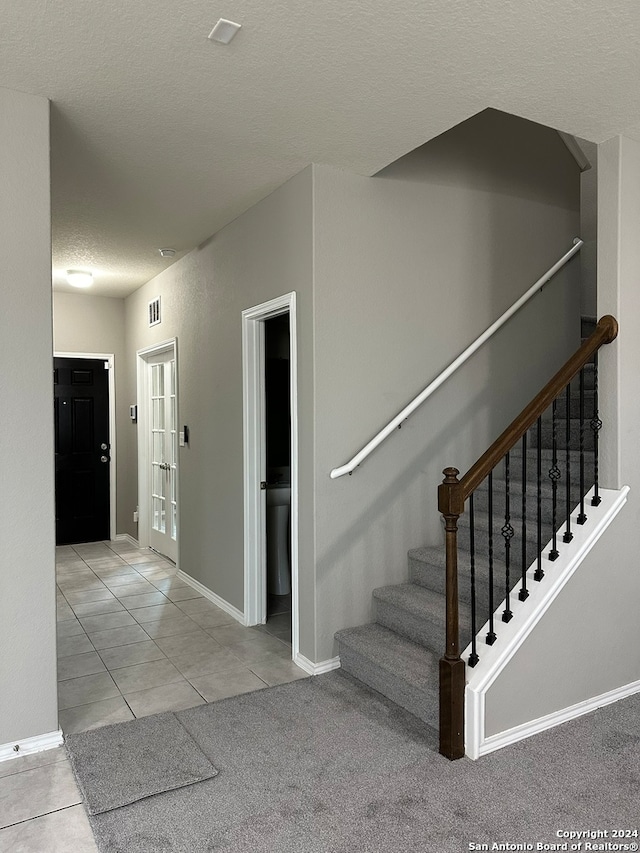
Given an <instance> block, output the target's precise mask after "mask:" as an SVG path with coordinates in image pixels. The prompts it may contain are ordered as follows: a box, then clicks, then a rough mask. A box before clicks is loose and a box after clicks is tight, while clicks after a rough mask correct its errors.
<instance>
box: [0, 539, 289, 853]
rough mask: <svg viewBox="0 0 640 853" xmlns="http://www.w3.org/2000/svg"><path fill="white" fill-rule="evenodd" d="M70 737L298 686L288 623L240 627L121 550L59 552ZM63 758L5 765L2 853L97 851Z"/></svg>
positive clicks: (97, 545) (162, 567)
mask: <svg viewBox="0 0 640 853" xmlns="http://www.w3.org/2000/svg"><path fill="white" fill-rule="evenodd" d="M56 571H57V581H58V598H57V608H58V706H59V710H60V714H59V719H60V726H61V728H62V730H63V731H64V732H65V733H67V734H68V733H71V732H77V731H85V730H87V729H91V728H96V727H97V726H102V725H107V724H109V723H116V722H121V721H124V720H132V719H134V718H135V717H142V716H145V715H147V714H155V713H159V712H161V711H172V710H180V709H182V708H189V707H192V706H194V705H200V704H202V703H204V702H211V701H214V700H216V699H222V698H225V697H228V696H235V695H237V694H239V693H245V692H247V691H250V690H259V689H261V688H263V687H266V686H268V685H274V684H284V683H286V682H288V681H293V680H294V679H297V678H305V677H306V673H305V672H303V671H302V670H301V669H300V668H299V667H297V666H296V665H295V664H294V663H292V661H291V617H290V613H278V614H276V615H274V616H271V617H270V618H269V620H268V622H267V624H266V625H263V626H260V627H256V628H244V627H243V626H241V625H239V624H238V622H236V621H235V620H234V619H233V617H231V616H229V615H228V614H227V613H225V612H224V611H223V610H221V609H220V608H219V607H217V606H216V605H215V604H212V603H211V602H210V601H208V599H206V598H204V597H203V596H201V595H200V594H199V593H198V592H196V591H195V590H194V589H193V588H192V587H190V586H189V585H188V584H186V583H184V582H183V581H181V580H179V579H178V578H177V577H176V568H175V566H174V565H173V564H172V563H170V562H168V561H167V560H163V559H162V558H161V557H159V556H158V555H157V554H155V553H153V552H152V551H149V550H146V549H139V548H136V547H135V546H134V545H132V544H130V543H128V542H121V541H118V542H94V543H89V544H86V545H74V546H71V545H65V546H62V547H59V548H57V549H56ZM96 849H97V848H96V847H95V844H94V841H93V836H92V834H91V830H90V828H89V824H88V821H87V818H86V815H85V812H84V807H83V806H82V804H81V798H80V795H79V793H78V789H77V786H76V783H75V779H74V777H73V773H72V771H71V767H70V766H69V763H68V760H67V757H66V753H65V751H64V748H60V749H52V750H47V751H46V752H41V753H37V754H35V755H27V756H24V757H22V758H16V759H13V760H10V761H5V762H2V763H1V764H0V853H9V851H11V853H44V851H46V853H67V851H73V853H94V851H96Z"/></svg>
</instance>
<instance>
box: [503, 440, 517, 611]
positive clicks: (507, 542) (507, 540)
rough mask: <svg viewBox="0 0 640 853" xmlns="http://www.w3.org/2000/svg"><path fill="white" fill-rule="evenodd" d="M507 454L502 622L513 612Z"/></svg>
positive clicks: (512, 532)
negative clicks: (510, 597) (503, 606)
mask: <svg viewBox="0 0 640 853" xmlns="http://www.w3.org/2000/svg"><path fill="white" fill-rule="evenodd" d="M509 461H510V460H509V454H508V453H507V455H506V456H505V457H504V497H505V509H504V524H503V526H502V529H501V531H500V532H501V533H502V536H503V538H504V562H505V566H506V569H505V609H504V612H503V614H502V621H503V622H510V621H511V619H513V613H512V612H511V607H510V600H509V596H510V594H511V578H510V566H511V539H512V538H513V534H514V530H513V527H512V525H511V506H510V502H511V496H510V494H509V490H510V483H509Z"/></svg>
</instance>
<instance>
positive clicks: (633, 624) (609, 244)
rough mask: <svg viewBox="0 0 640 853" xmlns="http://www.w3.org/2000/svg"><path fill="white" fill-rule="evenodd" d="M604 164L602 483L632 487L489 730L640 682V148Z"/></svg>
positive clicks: (500, 700) (520, 664) (612, 143)
mask: <svg viewBox="0 0 640 853" xmlns="http://www.w3.org/2000/svg"><path fill="white" fill-rule="evenodd" d="M598 164H599V165H598V171H599V176H598V198H599V203H598V312H599V314H600V315H602V314H613V315H614V316H615V317H617V318H618V320H619V323H620V333H619V336H618V339H617V340H616V341H615V342H614V343H613V344H611V345H610V346H607V347H604V348H603V349H602V350H601V355H600V411H601V417H602V420H603V422H604V427H603V430H602V433H601V436H602V443H601V450H602V454H601V459H602V484H603V485H604V486H608V487H610V488H618V487H620V486H621V485H623V484H625V483H626V484H628V485H629V486H630V487H631V491H630V493H629V499H628V502H627V504H626V505H625V506H624V507H623V509H622V511H621V513H620V514H619V515H618V517H617V518H616V519H615V520H614V522H613V523H612V525H611V526H610V527H609V528H608V529H607V531H606V532H605V533H604V535H603V536H602V537H601V539H600V540H598V542H597V543H596V546H595V547H594V548H593V550H592V551H591V552H590V554H589V555H588V556H587V558H586V559H585V561H584V562H583V564H582V565H581V566H580V568H579V570H578V571H577V572H576V574H575V575H574V576H573V578H572V579H571V581H570V582H569V583H568V584H567V586H566V587H565V588H564V589H563V591H562V593H561V594H560V595H559V596H558V598H557V599H556V601H555V602H554V604H553V606H552V608H551V609H550V611H549V612H548V613H547V615H546V616H545V618H544V619H543V620H541V622H540V623H539V624H538V626H537V627H536V629H535V630H534V631H533V632H532V634H531V635H530V636H529V638H528V639H527V641H526V642H525V643H524V644H523V646H522V647H521V648H520V649H519V651H518V653H517V654H516V655H515V656H514V658H513V659H512V661H511V662H510V664H509V666H508V667H507V668H506V669H505V670H504V671H503V673H502V674H501V675H500V676H499V678H498V679H497V680H496V682H495V683H494V685H493V687H492V688H491V691H490V693H489V694H488V696H487V717H486V733H487V734H494V733H497V732H500V731H504V730H505V729H509V728H511V727H512V726H515V725H518V724H520V723H523V722H527V721H529V720H534V719H536V718H538V717H541V716H543V715H545V714H549V713H552V712H554V711H558V710H560V709H563V708H566V707H568V706H571V705H573V704H575V703H577V702H580V701H583V700H586V699H589V698H591V697H595V696H599V695H601V694H603V693H606V692H608V691H610V690H613V689H615V688H618V687H623V686H625V685H627V684H632V683H633V682H636V681H638V680H640V652H639V650H640V620H639V619H638V603H639V602H640V571H639V570H638V559H637V554H638V552H639V550H640V528H639V527H638V517H639V516H640V454H639V453H638V441H637V431H638V424H639V423H640V395H639V394H638V362H639V360H640V289H639V288H638V281H639V280H640V244H639V241H638V236H637V235H638V229H639V228H640V143H638V142H635V141H633V140H630V139H626V138H623V137H617V138H614V139H611V140H609V141H608V142H606V143H604V144H602V145H600V146H599V155H598ZM541 685H544V690H543V689H541Z"/></svg>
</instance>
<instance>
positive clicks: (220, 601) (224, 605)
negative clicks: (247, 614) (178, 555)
mask: <svg viewBox="0 0 640 853" xmlns="http://www.w3.org/2000/svg"><path fill="white" fill-rule="evenodd" d="M176 577H177V578H178V580H181V581H184V582H185V583H186V584H188V585H189V586H190V587H193V589H195V590H196V592H199V593H200V595H203V596H204V597H205V598H208V599H209V601H212V602H213V603H214V604H215V605H216V606H217V607H219V608H220V610H224V612H225V613H228V614H229V616H233V618H234V619H236V620H237V621H238V622H239V623H240V624H241V625H245V626H246V624H247V622H246V620H245V618H244V613H243V612H242V611H241V610H238V608H237V607H234V606H233V604H229V602H228V601H225V600H224V598H220V596H219V595H216V594H215V592H211V590H210V589H209V588H208V587H206V586H205V585H204V584H202V583H200V581H197V580H196V579H195V578H192V577H191V575H188V574H187V573H186V572H183V571H182V569H179V570H178V573H177V574H176Z"/></svg>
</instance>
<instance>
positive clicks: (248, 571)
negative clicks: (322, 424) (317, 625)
mask: <svg viewBox="0 0 640 853" xmlns="http://www.w3.org/2000/svg"><path fill="white" fill-rule="evenodd" d="M287 313H288V314H289V379H290V394H291V516H290V519H291V634H292V636H291V646H292V657H293V659H294V660H295V659H296V657H297V655H298V647H299V620H300V608H299V601H298V359H297V353H298V343H297V333H296V330H297V323H296V294H295V291H294V292H292V293H286V294H284V296H279V297H278V298H277V299H271V300H270V301H269V302H263V303H262V304H261V305H256V306H255V307H254V308H249V309H247V310H246V311H243V312H242V380H243V382H242V384H243V388H242V410H243V444H244V618H245V624H246V625H259V624H262V623H264V622H265V621H266V616H267V614H266V607H267V557H266V547H265V544H266V497H265V496H266V492H264V491H261V490H260V482H261V480H264V479H266V440H265V433H266V427H265V421H266V419H265V378H264V376H265V354H264V343H265V335H264V321H265V320H269V319H271V318H272V317H277V316H279V315H281V314H287Z"/></svg>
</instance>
